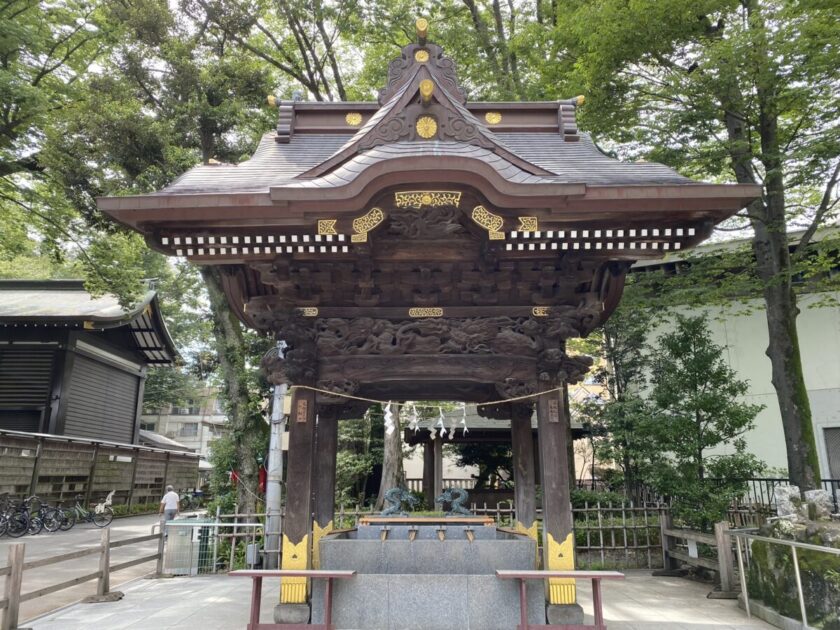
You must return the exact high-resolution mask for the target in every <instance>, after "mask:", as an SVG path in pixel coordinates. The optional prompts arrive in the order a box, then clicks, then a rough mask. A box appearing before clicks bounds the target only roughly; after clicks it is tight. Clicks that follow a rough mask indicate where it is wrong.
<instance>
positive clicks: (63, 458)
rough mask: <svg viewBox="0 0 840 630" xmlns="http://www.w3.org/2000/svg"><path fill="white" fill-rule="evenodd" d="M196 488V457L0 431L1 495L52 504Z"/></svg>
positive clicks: (135, 498) (153, 496)
mask: <svg viewBox="0 0 840 630" xmlns="http://www.w3.org/2000/svg"><path fill="white" fill-rule="evenodd" d="M168 484H171V485H172V486H174V487H175V489H176V490H184V489H190V488H195V487H196V486H197V484H198V455H196V454H195V453H185V452H180V451H165V450H161V449H156V448H151V447H146V446H138V445H131V444H115V443H110V442H96V441H91V440H83V439H79V438H68V437H63V436H54V435H41V434H26V433H20V432H13V431H0V493H8V494H10V495H12V496H17V497H21V498H22V497H26V496H29V495H33V494H35V495H38V496H39V497H41V498H42V499H44V500H45V501H48V502H50V503H53V502H58V501H70V502H72V501H73V500H74V498H75V497H76V495H79V494H81V495H83V496H84V497H85V505H87V504H88V503H90V502H91V501H94V500H97V499H99V498H102V497H104V496H105V495H106V494H108V493H109V492H111V490H114V491H115V494H114V497H113V503H114V505H122V504H129V505H136V504H141V503H157V502H158V501H160V497H161V496H162V495H163V492H164V488H165V487H166V486H167V485H168Z"/></svg>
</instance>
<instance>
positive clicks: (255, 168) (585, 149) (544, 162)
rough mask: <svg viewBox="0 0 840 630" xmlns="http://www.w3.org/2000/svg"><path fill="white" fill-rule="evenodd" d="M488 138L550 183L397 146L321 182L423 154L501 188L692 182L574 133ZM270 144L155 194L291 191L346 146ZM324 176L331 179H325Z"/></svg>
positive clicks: (333, 142) (479, 152)
mask: <svg viewBox="0 0 840 630" xmlns="http://www.w3.org/2000/svg"><path fill="white" fill-rule="evenodd" d="M494 135H495V136H496V138H497V139H498V141H499V142H500V144H503V145H504V146H506V147H508V148H509V149H510V150H511V151H512V152H513V153H515V154H517V155H519V156H520V157H522V158H523V159H524V160H527V161H528V162H531V163H533V164H536V165H537V166H540V167H542V168H544V169H545V170H547V171H550V172H551V173H554V174H555V176H556V177H549V176H535V175H531V174H529V173H526V172H524V171H522V170H521V169H520V168H519V167H517V166H515V165H513V164H511V163H510V162H508V161H507V160H505V159H504V158H502V157H501V156H498V155H496V154H494V153H492V152H490V151H488V150H486V149H482V148H480V147H476V146H473V145H468V144H462V143H458V142H439V141H431V142H423V143H417V142H400V143H395V144H390V145H384V146H379V147H375V148H373V149H369V150H367V151H363V152H362V153H360V154H358V155H357V156H355V157H354V158H352V159H351V160H349V161H348V162H345V163H344V164H343V165H341V166H340V167H338V168H337V169H335V170H334V171H332V173H330V174H329V175H327V176H326V177H325V178H324V181H333V182H335V183H340V182H341V181H349V180H351V179H352V178H353V177H354V173H358V172H359V171H360V170H363V169H364V168H366V167H367V166H369V165H370V164H372V163H375V162H379V161H382V160H383V159H388V158H389V157H403V156H413V155H430V154H431V155H464V156H471V157H476V158H477V159H482V160H484V161H486V162H488V163H490V164H491V166H493V167H494V168H495V169H496V170H497V171H499V173H500V174H501V175H502V176H503V177H505V178H506V179H509V181H517V182H521V183H545V182H551V183H585V184H589V185H595V186H598V185H601V186H610V185H657V184H692V183H694V182H692V181H691V180H689V179H688V178H686V177H683V176H682V175H679V174H678V173H677V172H675V171H674V170H672V169H670V168H668V167H667V166H664V165H662V164H655V163H648V162H645V163H638V162H637V163H632V162H620V161H619V160H615V159H613V158H611V157H609V156H607V155H605V154H604V153H602V152H601V151H599V150H598V148H597V147H596V146H595V144H594V143H593V142H592V140H591V139H590V138H589V136H587V135H586V134H581V138H580V141H579V142H566V141H564V140H563V138H562V136H561V135H560V134H557V133H497V134H494ZM274 138H275V134H274V133H273V132H272V133H268V134H265V135H264V136H263V138H262V140H261V141H260V144H259V147H258V148H257V151H256V152H255V153H254V155H253V157H252V158H251V159H250V160H247V161H245V162H242V163H241V164H239V165H200V166H196V167H194V168H193V169H191V170H189V171H187V172H186V173H185V174H184V175H182V176H181V177H180V178H178V179H177V180H176V181H175V182H173V183H172V184H171V185H169V186H168V187H167V188H165V189H163V190H161V191H160V192H158V193H156V194H158V195H173V194H197V193H236V192H263V191H267V190H268V189H269V188H270V187H273V186H284V185H288V184H290V183H291V182H292V181H295V183H296V184H297V185H300V184H303V182H314V181H318V180H317V179H316V180H304V179H298V180H295V177H296V176H298V175H300V174H301V173H304V172H306V171H307V170H309V169H310V168H312V167H314V166H317V165H318V164H320V163H322V162H323V161H325V160H327V159H328V158H329V157H330V156H332V155H333V154H335V153H336V152H337V151H338V150H339V149H340V148H341V147H342V146H344V145H345V144H346V143H347V135H345V134H295V135H293V136H292V138H291V140H290V142H288V143H279V142H276V141H275V139H274ZM331 175H334V176H335V177H333V178H331V179H329V180H328V179H326V178H329V177H330V176H331ZM304 185H305V186H311V185H314V184H309V183H306V184H304ZM321 185H324V184H323V183H322V184H321Z"/></svg>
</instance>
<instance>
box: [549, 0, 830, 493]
mask: <svg viewBox="0 0 840 630" xmlns="http://www.w3.org/2000/svg"><path fill="white" fill-rule="evenodd" d="M839 36H840V19H838V10H837V5H836V3H833V2H827V1H822V0H808V1H793V0H776V1H771V0H740V1H738V2H735V1H732V0H704V1H703V2H696V1H695V0H655V1H654V0H648V1H642V2H632V3H627V2H626V1H625V0H603V1H602V2H597V3H593V2H587V1H584V0H575V1H573V2H571V3H567V4H566V5H565V6H564V10H563V11H562V12H561V13H560V15H559V16H558V23H557V29H556V31H555V33H554V38H555V41H556V42H557V43H558V47H557V50H560V51H563V52H562V54H558V59H557V61H559V62H560V63H556V64H553V65H552V64H547V65H546V66H545V67H544V70H545V73H546V75H545V76H547V77H554V78H555V80H556V81H557V82H560V83H564V84H565V85H570V84H571V85H575V86H577V87H579V88H581V89H582V90H583V91H584V93H586V95H587V107H586V108H585V109H584V112H583V120H582V123H583V124H584V125H586V126H588V127H589V128H591V129H593V130H594V131H595V132H596V133H606V134H608V135H609V136H610V137H611V138H612V139H616V140H622V141H627V142H630V143H632V144H631V145H630V147H631V151H632V152H635V153H636V154H639V153H644V154H647V155H649V156H651V157H652V158H653V159H656V160H659V161H664V162H667V163H669V164H672V165H674V166H677V167H679V168H681V169H682V170H683V171H684V172H686V173H688V174H693V175H700V176H704V177H707V178H708V177H717V178H719V179H721V180H723V181H726V180H733V179H734V180H735V181H737V182H740V183H748V184H760V185H761V186H762V187H763V189H764V193H763V195H762V196H761V197H759V198H758V199H756V200H755V201H754V202H753V203H752V204H751V205H750V206H749V207H748V208H747V209H746V210H745V212H743V213H741V214H740V215H739V216H740V218H741V219H742V220H743V222H744V223H745V224H746V225H748V226H749V227H750V228H751V229H752V232H753V239H752V245H753V253H754V256H755V261H756V269H757V275H758V277H759V279H760V280H761V282H762V285H763V286H762V290H763V297H764V301H765V305H766V311H767V325H768V331H769V339H770V341H769V344H768V348H767V355H768V357H769V358H770V361H771V364H772V381H773V386H774V387H775V389H776V393H777V399H778V403H779V408H780V410H781V415H782V422H783V425H784V430H785V436H786V443H787V449H788V452H787V456H788V464H789V468H790V474H791V479H792V480H793V481H794V483H796V484H797V485H799V486H800V487H801V488H803V489H807V488H814V487H815V486H816V485H817V483H818V482H819V473H818V463H817V455H816V447H815V441H814V434H813V427H812V423H811V409H810V403H809V400H808V395H807V391H806V389H805V383H804V377H803V372H802V365H801V359H800V352H799V341H798V337H797V330H796V317H797V313H798V308H797V301H796V295H795V293H794V290H793V286H792V282H793V277H794V274H793V271H792V269H793V264H794V263H795V262H796V260H797V259H798V258H799V257H801V256H804V251H805V248H806V247H807V245H808V244H809V243H810V241H811V239H812V237H813V235H814V232H815V231H816V229H817V228H818V227H819V226H820V225H821V224H823V223H824V222H825V221H826V220H827V219H829V218H830V217H831V216H832V213H833V212H835V211H836V207H837V206H836V204H837V201H838V196H837V184H838V179H839V178H840V177H839V176H840V128H838V126H837V125H836V121H837V119H838V118H840V101H838V99H837V98H836V94H837V89H838V85H840V80H838V79H839V78H840V74H838V72H839V71H838V68H840V48H838V46H837V42H838V41H840V37H839ZM544 80H545V79H544ZM792 221H799V222H800V223H801V224H802V225H803V226H804V227H805V232H804V234H803V235H802V237H801V238H800V239H799V243H798V245H797V246H796V247H795V249H794V251H793V253H791V251H790V243H789V241H788V235H787V230H788V225H789V224H790V223H791V222H792Z"/></svg>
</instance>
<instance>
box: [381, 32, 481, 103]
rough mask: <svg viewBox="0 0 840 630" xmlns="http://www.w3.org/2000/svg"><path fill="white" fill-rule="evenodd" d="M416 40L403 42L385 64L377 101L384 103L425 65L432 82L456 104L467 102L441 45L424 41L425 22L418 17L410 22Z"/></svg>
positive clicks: (426, 35) (453, 65) (452, 62)
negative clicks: (385, 76) (393, 57)
mask: <svg viewBox="0 0 840 630" xmlns="http://www.w3.org/2000/svg"><path fill="white" fill-rule="evenodd" d="M414 26H415V29H416V31H417V43H411V44H409V45H408V46H405V47H404V48H403V49H402V52H401V53H400V56H399V57H397V58H396V59H394V60H393V61H392V62H391V63H390V64H389V65H388V82H387V83H386V84H385V87H384V88H382V89H381V90H379V104H380V105H384V104H385V103H387V102H388V101H389V100H391V98H392V97H393V96H394V95H395V94H397V93H398V92H399V91H400V90H401V89H402V88H403V87H404V86H405V84H406V83H408V82H409V81H411V80H412V79H413V78H414V77H415V76H416V74H417V70H418V69H419V67H424V68H426V69H427V70H428V71H429V73H430V74H431V75H432V79H433V80H434V82H435V84H436V86H437V87H438V88H440V89H443V90H446V91H447V92H449V94H450V95H451V96H452V98H454V99H455V100H456V101H457V102H458V103H459V104H461V105H464V104H465V103H466V102H467V94H466V92H465V91H464V90H463V88H461V86H460V85H459V83H458V77H457V76H456V75H455V62H454V61H452V59H450V58H449V57H447V56H445V55H444V54H443V49H442V48H441V47H440V46H438V45H437V44H433V43H431V42H429V41H428V32H429V22H428V20H426V18H418V19H417V21H416V22H415V23H414Z"/></svg>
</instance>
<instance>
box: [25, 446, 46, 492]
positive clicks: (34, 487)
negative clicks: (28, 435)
mask: <svg viewBox="0 0 840 630" xmlns="http://www.w3.org/2000/svg"><path fill="white" fill-rule="evenodd" d="M43 455H44V438H38V446H37V447H36V448H35V461H34V462H33V463H32V477H31V478H30V480H29V496H30V497H31V496H33V495H34V494H36V493H37V492H38V475H39V473H40V471H41V457H42V456H43Z"/></svg>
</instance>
